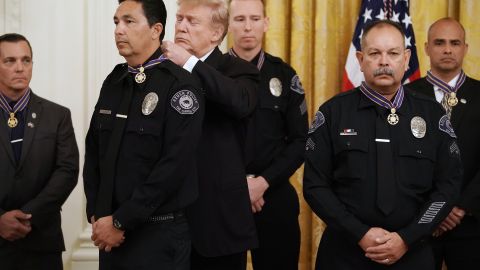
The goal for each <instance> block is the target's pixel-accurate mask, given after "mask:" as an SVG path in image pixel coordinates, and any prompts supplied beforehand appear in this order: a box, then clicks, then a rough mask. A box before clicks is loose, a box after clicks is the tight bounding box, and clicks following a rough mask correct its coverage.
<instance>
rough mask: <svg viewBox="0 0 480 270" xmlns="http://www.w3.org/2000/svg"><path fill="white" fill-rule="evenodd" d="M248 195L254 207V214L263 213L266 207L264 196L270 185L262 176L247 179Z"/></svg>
mask: <svg viewBox="0 0 480 270" xmlns="http://www.w3.org/2000/svg"><path fill="white" fill-rule="evenodd" d="M247 185H248V194H249V195H250V204H251V205H252V212H253V213H257V212H260V211H262V208H263V206H264V205H265V200H264V199H263V194H264V193H265V191H266V190H267V189H268V187H269V184H268V182H267V180H265V178H263V177H262V176H257V177H247Z"/></svg>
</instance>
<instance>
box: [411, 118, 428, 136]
mask: <svg viewBox="0 0 480 270" xmlns="http://www.w3.org/2000/svg"><path fill="white" fill-rule="evenodd" d="M410 128H411V129H412V134H413V136H414V137H415V138H418V139H421V138H423V137H425V133H426V132H427V123H426V122H425V120H423V118H422V117H420V116H415V117H413V118H412V120H411V121H410Z"/></svg>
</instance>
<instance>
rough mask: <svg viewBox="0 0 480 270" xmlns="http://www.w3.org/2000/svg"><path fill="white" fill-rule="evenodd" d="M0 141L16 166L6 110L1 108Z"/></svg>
mask: <svg viewBox="0 0 480 270" xmlns="http://www.w3.org/2000/svg"><path fill="white" fill-rule="evenodd" d="M0 113H1V116H0V121H2V122H1V123H0V143H1V144H2V145H3V147H4V148H5V150H6V151H7V155H8V157H9V158H10V162H12V164H13V165H14V166H15V163H16V162H15V157H14V156H13V149H12V144H11V143H10V130H9V128H8V127H7V119H6V118H5V116H4V112H3V111H2V109H0Z"/></svg>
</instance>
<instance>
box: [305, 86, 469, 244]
mask: <svg viewBox="0 0 480 270" xmlns="http://www.w3.org/2000/svg"><path fill="white" fill-rule="evenodd" d="M377 107H378V108H377ZM377 109H380V110H383V111H384V112H385V114H387V109H385V108H383V107H379V106H378V105H376V104H375V103H373V102H372V101H371V100H370V99H368V98H367V97H366V96H365V95H364V94H362V92H361V91H359V89H358V88H357V89H354V90H352V91H349V92H346V93H342V94H339V95H337V96H335V97H334V98H332V99H331V100H329V101H327V102H326V103H325V104H323V105H322V106H321V107H320V109H319V111H318V112H317V114H316V116H315V120H314V121H313V124H312V126H311V128H310V130H309V138H308V139H307V147H306V148H307V151H306V157H305V178H304V196H305V199H306V200H307V202H308V203H309V205H310V206H311V208H312V210H313V211H314V212H315V213H316V214H317V215H318V216H319V217H320V218H321V219H322V220H323V221H325V222H326V223H327V225H328V226H331V228H333V229H335V230H337V231H340V232H344V233H345V234H346V235H349V236H350V237H351V238H352V240H353V241H355V243H357V242H358V241H359V240H360V239H361V238H362V237H363V236H364V235H365V233H366V232H367V231H368V230H369V229H370V228H371V227H382V228H384V229H386V230H388V231H392V232H393V231H394V232H397V233H398V234H399V235H400V236H401V237H402V239H403V240H404V241H405V243H406V244H407V245H411V244H413V243H415V242H417V241H419V240H421V239H422V238H424V237H426V236H429V235H430V234H431V233H432V232H433V230H434V229H435V228H436V226H437V225H438V224H439V223H440V222H441V221H442V220H443V219H444V218H445V217H446V215H448V213H449V212H450V210H451V208H452V207H453V205H452V203H453V202H454V201H455V200H456V198H457V197H458V195H459V188H460V185H461V174H462V172H461V164H460V156H459V155H460V154H459V150H458V146H457V144H456V139H455V134H454V132H453V129H452V128H451V125H450V123H449V121H446V120H448V118H446V116H445V112H444V111H443V110H442V108H441V107H440V106H439V105H438V104H437V103H435V102H434V101H431V100H429V99H426V98H421V97H419V96H416V95H413V94H411V93H409V92H408V91H406V94H405V99H404V101H403V104H402V105H401V107H400V108H399V109H398V110H397V114H398V115H399V117H400V121H399V123H398V124H397V125H391V126H390V134H391V138H390V141H391V144H392V151H393V161H394V167H393V168H391V169H392V170H394V175H395V178H396V201H395V208H394V210H393V212H392V213H390V214H388V215H384V214H383V213H382V212H381V211H380V210H379V209H378V207H377V203H376V192H377V178H376V172H377V170H376V164H377V163H376V145H375V137H376V135H375V130H376V129H375V121H376V117H377V113H376V110H377ZM416 116H417V117H421V118H422V119H423V120H424V121H425V123H426V130H425V134H424V137H423V138H417V137H415V136H414V134H413V131H412V129H414V128H412V126H411V120H412V118H413V117H416Z"/></svg>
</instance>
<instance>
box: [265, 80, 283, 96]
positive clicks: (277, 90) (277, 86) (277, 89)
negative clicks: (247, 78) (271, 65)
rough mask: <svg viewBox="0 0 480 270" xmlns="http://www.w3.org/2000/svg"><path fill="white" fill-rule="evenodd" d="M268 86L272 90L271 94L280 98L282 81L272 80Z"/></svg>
mask: <svg viewBox="0 0 480 270" xmlns="http://www.w3.org/2000/svg"><path fill="white" fill-rule="evenodd" d="M268 86H269V88H270V93H272V95H273V96H275V97H279V96H280V95H281V94H282V82H281V81H280V79H278V78H271V79H270V82H269V83H268Z"/></svg>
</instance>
